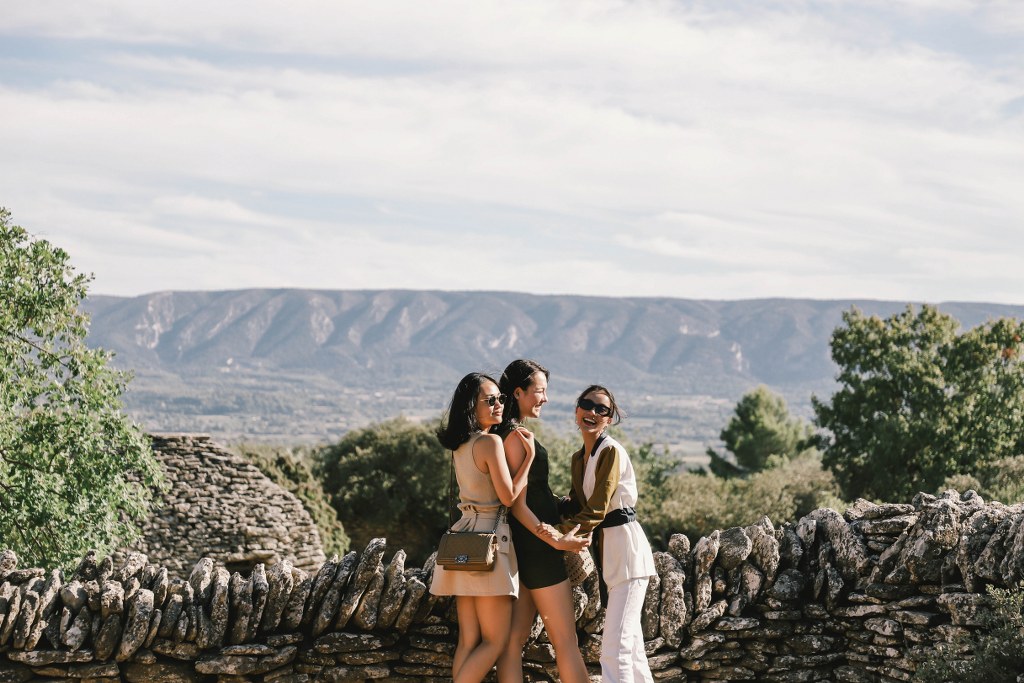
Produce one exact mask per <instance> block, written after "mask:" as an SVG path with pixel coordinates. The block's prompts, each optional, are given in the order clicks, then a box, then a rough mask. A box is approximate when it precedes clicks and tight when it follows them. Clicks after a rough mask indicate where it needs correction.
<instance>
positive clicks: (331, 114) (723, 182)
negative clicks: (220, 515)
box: [0, 0, 1024, 301]
mask: <svg viewBox="0 0 1024 683" xmlns="http://www.w3.org/2000/svg"><path fill="white" fill-rule="evenodd" d="M1015 7H1016V5H1013V4H1009V3H1005V2H1004V3H982V4H979V3H975V2H967V1H966V0H963V1H960V0H919V1H916V2H912V3H900V4H897V5H891V4H890V3H882V2H877V3H874V4H872V3H851V2H841V1H838V0H837V1H835V2H831V3H823V4H820V5H819V4H818V3H805V2H776V3H763V4H762V3H720V2H693V3H687V4H680V3H670V2H657V1H652V2H613V1H612V0H601V1H594V2H586V3H546V2H540V1H539V0H527V1H525V2H517V3H498V2H480V1H474V2H469V1H468V0H466V1H461V2H439V3H426V4H425V3H414V2H403V3H376V4H373V3H371V4H367V3H352V2H313V1H312V0H310V1H307V2H297V3H287V4H286V3H277V2H255V3H245V4H244V5H242V4H241V3H213V4H210V3H203V4H202V5H201V6H200V4H199V3H197V2H193V1H192V0H180V1H178V2H174V3H170V2H153V3H146V4H145V5H140V4H138V3H134V2H127V0H107V1H103V2H101V1H94V2H83V3H76V4H73V5H67V4H66V3H56V2H53V1H52V0H34V2H31V3H18V4H12V5H11V7H10V8H5V20H4V27H2V28H0V36H2V35H14V36H18V37H19V38H20V39H21V41H22V42H29V43H30V42H31V41H33V40H40V41H50V42H53V43H56V44H59V45H61V46H62V49H63V51H65V52H67V53H68V54H69V55H71V56H70V57H69V58H68V59H67V60H64V59H62V58H59V57H56V56H53V55H51V54H50V53H49V52H48V51H47V50H45V49H43V48H42V47H41V48H39V49H38V50H37V51H36V52H35V53H33V52H32V51H27V52H26V54H24V55H19V57H18V58H17V66H18V68H17V74H16V73H15V69H11V70H9V71H8V70H6V69H5V68H4V66H5V64H4V62H2V61H0V110H2V111H4V112H5V122H4V124H5V125H4V126H3V127H2V128H0V148H2V149H4V150H5V155H6V156H7V158H9V159H16V160H17V163H16V164H6V165H4V166H0V187H4V188H5V192H6V193H7V194H6V195H5V196H4V197H3V198H2V201H3V203H4V204H6V205H8V206H10V208H12V209H13V210H14V212H15V218H16V220H18V221H19V222H21V223H22V224H24V225H26V227H29V228H30V229H31V228H35V229H37V230H39V231H42V232H45V233H48V234H52V235H53V236H54V237H55V238H57V237H66V238H67V239H68V240H69V241H70V242H71V243H70V244H68V245H67V246H68V247H69V250H70V251H72V253H73V254H74V255H76V257H77V255H78V254H79V253H81V258H82V259H83V260H84V261H86V262H87V263H89V264H92V265H91V267H92V268H93V269H94V270H96V272H97V275H98V279H97V287H99V286H100V285H101V284H102V285H103V286H104V287H108V288H109V289H108V291H118V292H140V291H145V290H151V289H167V288H174V287H179V286H183V285H182V284H181V283H183V282H184V283H187V284H188V286H193V287H208V286H209V287H222V286H225V284H224V283H227V286H250V285H259V284H266V285H274V286H288V285H289V284H291V285H294V286H317V287H321V286H335V287H360V286H362V287H370V286H373V287H388V286H396V287H399V286H401V287H410V288H417V287H428V288H433V287H439V288H445V289H454V288H460V287H472V288H495V287H489V286H488V287H474V286H473V283H477V282H486V283H489V282H492V281H497V282H518V281H520V279H522V280H523V281H524V283H525V284H524V285H523V287H524V288H527V289H529V290H530V291H552V292H554V291H559V292H564V291H573V287H575V286H577V285H576V284H575V283H577V282H580V281H583V279H585V278H586V274H587V273H588V272H593V271H592V269H593V268H595V267H596V266H598V265H599V266H600V267H601V268H603V269H604V272H614V273H615V274H616V276H617V279H618V282H617V283H616V286H614V287H611V288H610V290H609V291H608V292H606V293H608V294H623V293H625V294H629V293H637V294H644V295H657V294H658V293H659V292H660V293H670V294H672V295H678V296H690V295H693V296H698V295H699V296H713V297H717V298H724V297H727V296H728V297H732V296H761V295H763V294H766V293H770V294H773V295H785V294H787V293H789V295H792V296H801V295H804V294H812V293H814V292H823V294H821V296H826V294H824V292H831V293H835V294H836V295H842V296H869V295H870V296H883V297H885V298H908V297H913V298H928V299H932V300H934V299H937V298H966V297H964V296H958V295H956V292H958V291H965V292H966V291H970V292H975V293H977V292H978V288H977V287H976V286H975V285H974V284H973V283H972V282H971V278H970V273H971V272H973V271H972V269H973V268H975V267H976V268H978V269H980V270H979V271H978V274H979V276H980V275H982V274H984V275H985V276H986V277H985V278H984V279H985V280H986V282H988V285H987V286H988V287H989V288H990V289H991V290H992V291H995V290H996V289H998V290H999V291H1001V292H1007V293H1009V294H1007V295H1008V296H1010V297H1011V300H1018V301H1019V300H1020V295H1019V294H1014V293H1013V292H1014V291H1015V290H1016V291H1021V290H1020V287H1019V285H1021V284H1024V283H1022V281H1021V278H1020V277H1019V276H1016V275H1013V274H1012V273H1008V274H1006V275H1005V276H1004V278H1003V280H1001V281H1000V282H992V281H990V279H989V278H988V273H987V272H983V271H984V270H985V269H986V266H985V262H984V259H980V260H978V259H966V260H963V261H961V262H959V264H958V267H957V268H954V269H953V270H954V271H955V272H956V273H958V279H955V280H953V279H951V278H950V277H946V276H943V275H942V274H941V273H938V272H937V271H936V270H934V269H931V268H927V267H918V264H917V263H916V261H917V260H918V259H919V258H921V256H920V253H919V252H917V251H914V250H913V249H910V248H907V246H908V245H917V244H927V245H929V246H930V247H932V248H935V249H937V250H939V251H940V252H942V250H945V252H943V253H948V252H953V253H955V252H957V251H959V250H961V249H963V248H964V245H965V244H971V243H972V241H973V240H975V239H976V238H975V237H974V236H975V235H978V234H983V235H989V234H1000V233H1003V234H1009V233H1013V232H1019V227H1018V226H1019V224H1020V219H1021V216H1022V215H1024V200H1022V199H1021V198H1020V196H1019V195H1020V193H1019V189H1018V188H1019V187H1020V185H1021V180H1022V178H1021V170H1020V169H1021V168H1024V130H1022V128H1021V126H1020V117H1019V114H1013V113H1012V112H1013V111H1015V109H1014V106H1015V105H1013V104H1012V103H1014V102H1015V101H1019V99H1020V97H1021V94H1020V93H1021V83H1022V82H1024V78H1022V75H1024V61H1022V60H1021V56H1022V54H1024V52H1022V51H1021V50H1020V49H1019V48H1017V49H1016V50H1015V51H1010V52H1007V53H1005V54H1002V57H1003V58H1002V59H999V60H995V61H990V60H984V59H976V58H975V57H974V55H972V54H971V53H970V52H969V51H966V50H957V49H954V48H953V47H949V45H952V43H950V42H949V41H948V40H944V39H939V38H941V36H940V37H938V38H936V40H933V41H925V42H920V41H918V40H917V39H916V35H917V34H916V33H914V32H908V31H905V30H903V28H901V27H904V26H911V27H912V28H913V29H914V31H917V32H918V33H920V32H923V31H925V30H926V29H927V27H928V26H929V25H930V23H936V22H938V21H939V20H940V19H941V21H942V22H945V23H947V24H948V23H949V22H955V21H960V22H962V25H964V26H965V27H969V28H970V30H971V31H973V32H975V33H976V34H977V35H987V34H986V33H985V32H986V31H989V32H992V34H993V35H994V34H995V33H996V32H997V31H996V29H994V28H992V22H993V21H995V19H993V17H996V16H998V17H999V18H1000V19H1001V20H1005V22H1006V23H1007V24H1010V25H1012V24H1013V22H1014V17H1015V16H1018V15H1019V14H1020V11H1019V10H1017V9H1015ZM1013 30H1015V29H1012V28H1005V27H1004V28H1002V29H999V31H1000V32H1001V33H1000V35H1004V34H1005V33H1006V32H1012V31H1013ZM79 39H87V40H86V42H78V40H79ZM40 45H46V43H45V42H43V43H40ZM76 51H81V52H82V56H83V58H85V59H86V61H87V67H82V66H80V65H79V63H78V62H76V61H75V57H76V56H78V54H77V53H76ZM11 59H12V60H13V58H11ZM12 63H13V61H11V62H8V64H12ZM25 74H32V75H31V76H28V75H25ZM510 233H515V234H517V235H519V237H521V238H522V239H523V240H525V241H527V242H529V243H530V244H532V245H534V251H532V252H531V253H533V254H536V257H535V259H534V260H532V261H531V262H530V265H529V266H528V267H526V269H525V270H523V266H521V265H520V266H519V267H518V268H512V267H510V266H509V267H507V266H506V265H505V264H504V262H503V259H501V258H500V252H497V253H498V254H499V255H498V256H497V257H495V253H496V252H495V248H494V246H493V243H494V242H495V241H497V242H499V243H500V241H501V240H502V239H507V237H508V235H509V234H510ZM123 234H126V235H130V236H128V237H125V238H124V239H119V238H118V237H117V236H120V235H123ZM256 237H258V239H256ZM179 240H180V241H179ZM990 241H991V240H990ZM256 242H260V243H262V244H265V245H268V246H260V245H258V244H256ZM147 244H149V245H152V249H153V252H154V253H153V254H152V255H143V252H144V251H145V245H147ZM1007 244H1009V247H1007ZM985 248H986V247H985V246H984V245H980V246H979V247H978V249H979V250H981V251H984V249H985ZM992 249H993V250H996V249H1000V250H1001V252H1002V253H1003V254H1009V255H1010V256H1013V255H1018V256H1020V255H1024V253H1022V252H1024V245H1022V244H1021V242H1020V240H1019V239H1017V240H1011V241H1010V242H1009V243H1007V242H1003V244H1002V246H1001V247H992ZM993 253H997V252H995V251H994V252H993ZM201 254H208V255H209V258H207V257H205V256H201ZM186 255H187V256H186ZM129 257H131V259H134V260H133V261H132V264H131V265H125V264H124V263H123V261H125V260H127V259H128V258H129ZM342 257H343V258H342ZM176 258H177V259H179V260H177V261H176V260H175V259H176ZM185 258H188V259H189V261H188V263H187V264H186V267H183V266H182V263H183V261H181V260H180V259H185ZM147 259H148V260H147ZM150 261H151V262H152V263H151V265H150V266H147V265H146V264H147V263H150ZM340 262H344V263H345V264H346V265H345V267H344V268H343V269H342V268H338V267H334V266H332V264H336V263H340ZM135 263H138V266H136V265H135ZM467 263H472V264H474V265H473V266H472V267H470V266H467V265H466V264H467ZM695 263H696V264H699V265H700V266H701V268H700V269H699V272H687V273H685V274H684V273H680V272H679V269H680V264H685V265H686V266H687V268H692V266H693V265H694V264H695ZM197 264H200V265H201V266H202V267H197ZM477 264H485V265H479V266H478V265H477ZM489 269H491V270H489ZM885 269H889V270H888V271H887V270H885ZM492 270H494V272H496V273H497V274H496V275H495V276H493V277H492V276H490V275H488V273H490V272H492ZM464 273H468V274H466V275H464ZM865 273H870V274H871V277H870V279H868V278H865V277H864V274H865ZM524 275H526V277H522V278H521V277H520V276H524ZM183 276H185V277H184V279H183ZM980 279H982V278H980V277H979V280H980ZM217 283H221V284H217ZM320 283H323V284H320ZM330 283H335V284H330ZM360 283H363V284H360ZM766 283H768V284H766ZM659 288H660V289H659ZM886 288H889V289H888V290H887V289H886ZM957 288H959V289H957ZM886 291H888V292H889V293H888V294H885V292H886ZM716 292H717V294H716ZM744 292H746V294H744ZM844 292H845V293H844ZM813 295H817V294H813ZM827 295H832V294H827ZM972 296H975V294H972ZM979 296H981V297H982V298H986V297H985V296H984V293H983V292H982V293H981V294H980V295H979Z"/></svg>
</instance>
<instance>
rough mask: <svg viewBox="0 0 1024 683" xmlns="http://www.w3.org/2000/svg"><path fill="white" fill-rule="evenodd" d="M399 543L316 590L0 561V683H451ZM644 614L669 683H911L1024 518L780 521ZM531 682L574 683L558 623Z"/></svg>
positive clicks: (1003, 566) (588, 595) (587, 618)
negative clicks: (561, 654) (564, 667)
mask: <svg viewBox="0 0 1024 683" xmlns="http://www.w3.org/2000/svg"><path fill="white" fill-rule="evenodd" d="M384 553H385V542H384V539H373V540H372V541H370V543H369V544H368V545H367V547H366V548H365V549H364V550H363V551H362V552H361V553H356V552H350V553H349V554H347V555H346V556H344V557H341V558H339V557H337V556H334V557H332V558H330V559H329V560H327V561H326V562H324V563H323V564H322V565H320V567H319V568H318V569H317V570H316V571H314V572H306V571H304V570H303V569H301V568H298V567H295V566H294V565H293V564H292V563H291V562H290V561H288V560H283V561H281V562H278V563H276V564H273V565H271V566H270V567H269V568H268V567H266V566H264V565H263V564H257V565H256V566H255V568H254V569H253V570H252V572H251V574H250V575H248V576H243V575H242V574H241V573H238V572H234V573H232V572H229V571H228V570H227V569H226V568H225V567H223V566H221V565H218V564H215V563H214V562H213V560H211V559H209V558H204V559H202V560H200V561H199V562H197V563H196V564H195V566H194V567H193V569H192V571H191V573H190V574H189V576H188V579H187V580H183V579H176V578H173V577H171V576H170V574H169V572H168V571H167V568H166V567H162V566H157V565H154V564H150V563H149V562H148V558H147V557H146V556H145V555H143V554H141V553H132V554H129V555H127V556H126V557H125V558H124V559H123V561H119V562H118V563H115V562H114V561H113V560H112V558H109V557H108V558H104V559H103V560H102V561H98V559H97V557H96V556H95V555H94V554H89V555H87V556H86V557H85V558H84V559H83V560H82V562H81V564H80V566H79V567H78V568H77V569H76V570H75V572H74V573H73V574H72V575H71V576H70V577H69V578H68V579H66V580H65V578H64V577H63V576H62V574H61V572H59V571H50V572H46V571H44V570H43V569H18V567H17V558H16V557H15V556H14V554H13V553H11V552H10V551H5V552H2V553H0V683H23V682H25V681H31V680H44V679H45V680H64V679H84V680H90V681H91V680H95V681H110V682H111V683H112V682H113V681H116V680H127V681H132V682H133V683H134V682H136V681H175V682H186V681H198V680H200V679H203V680H206V681H211V682H212V681H213V680H214V678H216V680H217V681H222V682H223V683H234V682H241V681H257V682H267V683H272V682H276V683H307V682H309V681H348V680H375V679H386V680H398V681H404V680H408V681H414V680H419V681H435V680H438V681H439V680H443V679H446V678H448V677H449V675H450V667H451V663H452V656H453V653H454V647H455V639H456V635H457V632H458V624H457V619H456V613H455V605H454V601H453V600H452V599H451V598H437V597H434V596H431V595H430V594H429V592H428V591H427V586H428V585H429V583H430V577H431V574H432V572H433V560H432V559H429V560H428V561H427V563H426V564H425V566H424V567H423V568H422V569H419V568H407V567H405V553H404V551H401V550H399V551H397V552H396V553H395V554H394V556H393V558H392V559H391V560H390V561H389V562H388V563H386V564H385V563H384V561H383V558H384ZM655 563H656V567H657V571H658V574H657V576H656V577H653V579H652V580H651V582H650V584H649V586H648V593H647V598H646V601H645V604H644V609H643V614H642V627H643V633H644V638H645V642H646V646H647V652H648V659H649V662H650V665H651V668H652V670H653V672H654V675H655V678H656V679H657V680H659V681H723V680H763V681H818V680H837V681H906V680H909V679H910V678H911V677H912V676H913V674H914V672H915V671H916V670H917V668H918V666H919V664H920V663H921V662H922V661H924V660H925V659H927V658H928V657H930V656H932V655H933V653H934V652H935V651H936V648H937V646H939V645H940V644H942V645H947V644H948V643H950V642H952V641H953V640H955V638H956V637H957V636H962V635H965V634H968V633H970V631H971V630H972V629H974V628H976V627H977V626H978V625H979V623H980V616H981V615H982V613H983V610H984V609H985V608H986V600H985V597H984V594H983V591H984V588H985V587H986V586H987V585H998V586H1013V585H1016V584H1017V582H1018V581H1020V580H1021V579H1024V505H1015V506H1004V505H1001V504H999V503H985V502H984V501H983V500H981V498H980V497H978V496H977V495H976V494H974V493H973V492H967V493H966V494H964V495H962V496H961V495H960V494H957V493H956V492H947V493H946V494H943V495H942V496H940V497H938V498H936V497H933V496H927V495H923V494H922V495H918V496H917V497H916V498H915V499H914V501H913V503H912V504H910V505H875V504H872V503H868V502H867V501H858V502H857V503H856V504H855V505H853V506H852V507H851V508H850V509H848V510H847V511H846V514H845V516H844V515H840V514H839V513H837V512H835V511H833V510H829V509H821V510H816V511H814V512H812V513H811V514H809V515H807V516H806V517H804V518H803V519H801V520H799V521H798V522H796V523H787V524H784V525H781V526H779V527H775V526H774V525H773V524H772V522H771V521H770V520H769V519H768V518H766V517H765V518H762V519H761V520H759V521H758V522H757V523H755V524H752V525H750V526H747V527H735V528H732V529H726V530H721V531H715V532H713V533H712V534H710V535H708V536H706V537H704V538H701V539H700V540H699V541H698V542H697V543H696V544H695V545H694V546H693V548H692V549H691V547H690V543H689V541H688V540H687V539H686V537H684V536H681V535H675V536H673V537H672V538H671V539H670V542H669V545H668V549H667V552H658V553H656V554H655ZM573 590H574V597H575V600H576V618H577V622H576V624H577V628H578V633H579V635H580V647H581V650H582V652H583V655H584V659H585V661H586V662H587V663H588V666H589V668H590V671H591V673H592V674H593V675H597V674H598V672H599V666H598V660H599V656H600V642H601V633H602V630H603V626H604V610H603V609H602V608H601V605H600V600H599V597H598V585H597V578H596V576H591V577H589V578H588V579H587V580H586V581H585V582H584V584H583V585H582V586H580V587H578V588H575V589H573ZM524 669H525V672H526V677H527V679H528V680H531V681H552V680H557V670H556V667H555V657H554V650H553V648H552V647H551V644H550V642H549V641H548V639H547V637H546V635H545V633H544V632H543V629H542V627H541V622H540V621H539V620H538V621H537V622H536V623H535V626H534V630H533V632H532V633H531V638H530V640H529V642H528V644H527V646H526V650H525V652H524Z"/></svg>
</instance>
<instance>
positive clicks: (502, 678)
mask: <svg viewBox="0 0 1024 683" xmlns="http://www.w3.org/2000/svg"><path fill="white" fill-rule="evenodd" d="M498 385H499V391H501V393H503V394H505V395H506V396H508V403H507V405H506V407H505V412H504V415H503V417H502V421H501V424H500V425H499V426H498V427H497V432H498V435H499V436H500V437H502V439H504V441H505V443H504V446H505V455H506V458H507V459H508V465H509V470H510V471H511V472H512V473H513V476H514V474H515V472H516V471H518V468H519V466H520V463H521V462H523V461H524V460H525V458H526V452H525V448H524V446H523V442H522V440H521V439H519V438H516V436H515V435H514V434H513V432H515V431H516V430H517V429H519V430H520V431H523V428H522V422H523V420H525V419H528V418H537V417H540V411H541V407H542V406H543V405H544V404H545V403H547V401H548V396H547V387H548V371H547V370H546V369H544V368H543V367H541V366H540V365H539V364H537V363H535V362H534V361H531V360H515V361H512V362H511V363H509V365H508V367H507V368H505V372H504V373H502V375H501V380H499V383H498ZM534 452H535V455H534V460H533V464H532V465H531V466H530V471H529V474H528V478H527V483H526V493H525V495H520V496H519V497H518V498H517V499H516V502H515V503H514V504H513V506H512V516H513V517H512V519H511V520H509V525H510V526H511V529H512V542H513V544H514V545H515V550H516V557H517V558H518V559H519V599H518V600H516V601H515V604H514V605H513V607H512V633H511V636H510V637H509V643H508V647H507V648H506V649H505V651H504V652H503V653H502V655H501V657H500V658H499V659H498V681H499V683H519V682H520V681H522V680H523V646H524V645H525V644H526V640H527V638H529V635H530V630H531V628H532V627H533V620H534V618H535V617H536V615H537V613H538V612H540V616H541V619H542V620H543V621H544V628H545V629H546V630H547V633H548V639H549V640H550V641H551V644H552V645H553V646H554V648H555V661H556V664H557V666H558V677H559V679H560V680H561V681H563V683H587V681H589V678H588V675H587V667H586V664H584V662H583V655H582V654H580V649H579V643H578V642H577V640H576V618H575V614H574V606H573V599H572V589H571V587H570V586H569V580H568V577H567V575H566V573H565V561H564V559H563V558H562V551H564V550H579V549H581V548H585V547H587V546H588V545H590V539H589V538H585V537H577V536H576V535H575V532H576V529H572V530H570V531H569V532H568V533H567V534H565V535H564V536H561V537H555V538H551V537H549V536H546V535H542V534H540V533H539V530H540V527H541V525H542V524H545V523H546V524H548V525H552V526H554V525H556V524H558V522H559V521H560V520H561V517H560V516H559V513H558V499H557V498H555V496H554V494H553V493H552V492H551V487H550V486H549V484H548V453H547V450H546V449H545V448H544V447H543V446H542V445H541V444H540V443H539V442H537V441H536V440H534ZM578 528H579V527H577V529H578Z"/></svg>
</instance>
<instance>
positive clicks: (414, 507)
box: [316, 417, 458, 563]
mask: <svg viewBox="0 0 1024 683" xmlns="http://www.w3.org/2000/svg"><path fill="white" fill-rule="evenodd" d="M436 427H437V424H436V423H430V424H417V423H414V422H410V421H409V420H407V419H405V418H401V417H400V418H396V419H392V420H387V421H385V422H380V423H377V424H374V425H370V426H368V427H365V428H363V429H358V430H354V431H351V432H349V433H348V434H346V435H345V436H344V437H343V438H342V439H341V441H339V442H338V443H337V444H334V445H333V446H329V447H327V448H325V449H323V450H322V451H320V452H319V453H318V454H317V459H318V464H317V467H316V471H317V474H318V476H320V477H321V479H322V481H323V486H324V489H325V490H326V491H327V492H328V495H330V497H331V503H332V505H333V506H334V509H335V510H336V511H337V512H338V518H339V519H340V520H341V522H342V523H343V524H344V525H345V530H346V531H347V532H348V534H349V536H350V537H351V538H352V543H353V544H354V545H355V547H357V548H362V547H365V545H366V543H368V542H369V540H370V539H371V538H374V537H377V536H386V537H387V539H388V543H389V545H390V546H391V547H392V548H403V549H405V551H406V553H408V556H409V560H410V561H412V562H418V563H421V562H423V561H424V560H425V559H426V558H427V556H428V555H430V553H431V552H433V551H434V550H435V549H436V547H437V541H438V539H439V538H440V537H441V534H442V533H443V532H444V530H445V529H446V528H447V526H448V512H447V507H448V480H449V471H450V466H451V457H452V456H451V453H450V452H449V451H446V450H444V448H442V446H441V444H440V443H438V441H437V437H436V436H435V434H434V431H435V429H436ZM455 495H456V497H457V496H458V491H457V490H456V492H455Z"/></svg>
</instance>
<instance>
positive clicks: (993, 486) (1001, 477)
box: [936, 455, 1024, 505]
mask: <svg viewBox="0 0 1024 683" xmlns="http://www.w3.org/2000/svg"><path fill="white" fill-rule="evenodd" d="M947 489H955V490H957V491H960V492H963V491H967V490H968V489H974V490H975V491H977V492H978V493H980V494H981V496H982V497H983V498H985V499H986V500H998V501H999V502H1001V503H1005V504H1007V505H1012V504H1014V503H1024V455H1017V456H1012V457H1009V458H1000V459H999V460H995V461H993V462H988V463H983V464H982V465H981V466H979V467H977V468H976V469H975V470H974V472H973V473H972V474H954V475H952V476H949V477H947V478H946V481H945V482H943V484H942V486H941V487H939V489H938V490H937V491H936V493H941V492H942V491H945V490H947Z"/></svg>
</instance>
